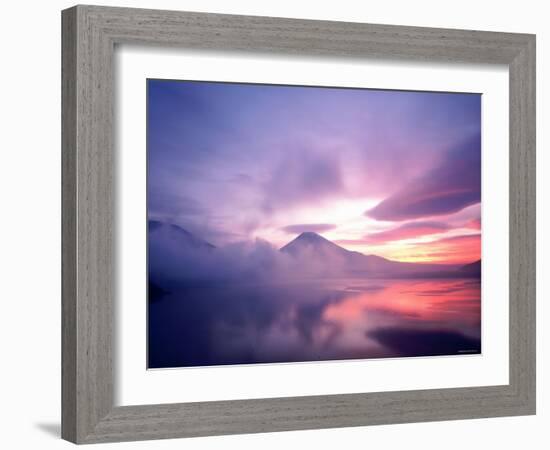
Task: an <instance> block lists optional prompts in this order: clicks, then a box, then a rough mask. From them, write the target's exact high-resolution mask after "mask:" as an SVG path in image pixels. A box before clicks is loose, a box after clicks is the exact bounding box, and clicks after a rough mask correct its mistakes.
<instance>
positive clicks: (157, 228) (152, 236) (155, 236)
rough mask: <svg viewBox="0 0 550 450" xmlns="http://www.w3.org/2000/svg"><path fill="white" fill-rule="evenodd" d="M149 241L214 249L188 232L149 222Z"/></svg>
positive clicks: (176, 226)
mask: <svg viewBox="0 0 550 450" xmlns="http://www.w3.org/2000/svg"><path fill="white" fill-rule="evenodd" d="M147 225H148V227H149V241H150V243H151V241H165V244H171V245H176V246H179V247H184V248H192V249H204V250H213V249H214V248H216V247H215V246H214V245H212V244H211V243H210V242H207V241H205V240H203V239H200V238H198V237H197V236H195V235H194V234H192V233H190V232H189V231H187V230H185V229H183V228H181V227H179V226H178V225H173V224H171V223H165V222H160V221H158V220H149V221H148V223H147Z"/></svg>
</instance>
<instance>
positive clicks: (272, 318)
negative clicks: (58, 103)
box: [62, 6, 535, 443]
mask: <svg viewBox="0 0 550 450" xmlns="http://www.w3.org/2000/svg"><path fill="white" fill-rule="evenodd" d="M62 16H63V342H62V343H63V399H62V403H63V416H62V434H63V437H64V438H65V439H67V440H70V441H73V442H76V443H93V442H109V441H123V440H139V439H159V438H172V437H190V436H207V435H219V434H232V433H252V432H267V431H283V430H297V429H315V428H326V427H343V426H360V425H370V424H387V423H402V422H413V421H430V420H451V419H465V418H479V417H492V416H508V415H523V414H534V413H535V251H534V248H535V247H534V245H535V192H534V187H535V79H534V77H535V38H534V36H532V35H525V34H510V33H492V32H481V31H463V30H447V29H431V28H416V27H402V26H388V25H370V24H358V23H341V22H325V21H307V20H296V19H279V18H266V17H247V16H230V15H217V14H202V13H187V12H173V11H155V10H140V9H126V8H109V7H98V6H76V7H73V8H70V9H68V10H65V11H63V15H62ZM404 373H406V374H407V376H406V377H404V376H403V374H404ZM342 380H345V382H342Z"/></svg>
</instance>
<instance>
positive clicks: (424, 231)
mask: <svg viewBox="0 0 550 450" xmlns="http://www.w3.org/2000/svg"><path fill="white" fill-rule="evenodd" d="M449 229H450V226H449V225H447V224H446V223H443V222H408V223H405V224H403V225H401V226H398V227H397V228H392V229H391V230H386V231H380V232H378V233H372V234H369V235H367V236H366V237H365V243H367V244H378V243H384V242H388V241H401V240H403V239H411V238H416V237H420V236H428V235H431V234H437V233H442V232H444V231H447V230H449Z"/></svg>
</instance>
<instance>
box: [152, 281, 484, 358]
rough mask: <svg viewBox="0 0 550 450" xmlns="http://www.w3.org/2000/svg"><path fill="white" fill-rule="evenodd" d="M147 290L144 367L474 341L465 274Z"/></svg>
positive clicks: (473, 306) (446, 350)
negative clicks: (146, 360)
mask: <svg viewBox="0 0 550 450" xmlns="http://www.w3.org/2000/svg"><path fill="white" fill-rule="evenodd" d="M150 295H151V292H150ZM153 297H154V298H153V301H151V302H150V303H149V349H148V350H149V351H148V354H149V367H151V368H160V367H183V366H207V365H221V364H251V363H268V362H296V361H317V360H335V359H336V360H340V359H355V358H361V359H364V358H381V357H406V356H427V355H449V354H460V353H479V352H480V351H481V344H480V330H481V324H480V319H481V302H480V282H479V280H477V279H471V278H470V279H456V278H455V279H448V280H446V279H429V280H418V279H415V280H410V279H409V280H395V279H392V280H365V279H353V278H346V279H338V280H328V281H327V280H325V281H322V280H315V281H314V282H313V281H312V280H308V281H303V282H293V283H287V284H277V285H271V286H265V285H261V286H259V285H253V284H242V283H241V284H235V283H234V284H230V285H211V284H210V285H208V286H180V287H178V288H175V289H173V290H172V291H171V292H167V291H163V292H160V293H158V295H155V296H153Z"/></svg>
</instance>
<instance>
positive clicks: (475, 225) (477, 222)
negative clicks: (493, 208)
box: [464, 217, 481, 230]
mask: <svg viewBox="0 0 550 450" xmlns="http://www.w3.org/2000/svg"><path fill="white" fill-rule="evenodd" d="M464 228H471V229H473V230H481V218H479V217H478V218H476V219H472V220H469V221H468V222H466V223H465V224H464Z"/></svg>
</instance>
